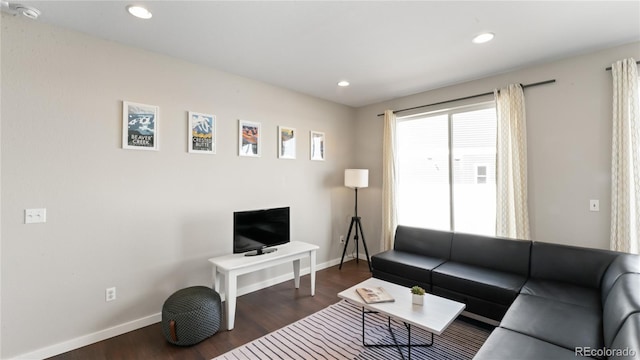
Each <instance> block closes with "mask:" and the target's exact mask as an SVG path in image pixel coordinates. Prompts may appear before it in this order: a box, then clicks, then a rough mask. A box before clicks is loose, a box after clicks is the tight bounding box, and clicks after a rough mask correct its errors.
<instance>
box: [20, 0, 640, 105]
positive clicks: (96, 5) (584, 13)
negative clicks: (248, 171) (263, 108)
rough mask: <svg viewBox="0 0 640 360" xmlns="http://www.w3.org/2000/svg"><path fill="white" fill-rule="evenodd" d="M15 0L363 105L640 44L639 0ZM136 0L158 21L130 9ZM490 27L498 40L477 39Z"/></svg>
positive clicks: (75, 24) (76, 25)
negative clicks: (340, 84) (475, 39)
mask: <svg viewBox="0 0 640 360" xmlns="http://www.w3.org/2000/svg"><path fill="white" fill-rule="evenodd" d="M15 2H19V3H22V4H25V5H30V6H34V7H36V8H38V9H39V10H40V11H41V12H42V15H41V16H40V18H39V19H38V20H37V21H41V22H45V23H51V24H55V25H57V26H61V27H65V28H70V29H74V30H77V31H80V32H83V33H87V34H91V35H94V36H97V37H100V38H105V39H110V40H113V41H116V42H120V43H123V44H127V45H131V46H135V47H139V48H143V49H147V50H150V51H154V52H157V53H162V54H166V55H170V56H173V57H176V58H182V59H185V60H187V61H190V62H193V63H197V64H202V65H206V66H210V67H213V68H216V69H219V70H223V71H226V72H229V73H234V74H238V75H241V76H245V77H248V78H252V79H257V80H261V81H263V82H266V83H269V84H273V85H277V86H281V87H284V88H288V89H291V90H294V91H299V92H302V93H306V94H309V95H313V96H316V97H319V98H323V99H327V100H330V101H334V102H337V103H342V104H346V105H349V106H353V107H359V106H363V105H367V104H371V103H376V102H379V101H383V100H387V99H392V98H396V97H400V96H404V95H409V94H414V93H418V92H421V91H426V90H429V89H434V88H438V87H442V86H446V85H451V84H455V83H460V82H464V81H468V80H472V79H477V78H482V77H485V76H489V75H493V74H497V73H501V72H505V71H509V70H513V69H518V68H522V67H526V66H531V65H534V64H539V63H544V62H548V61H552V60H555V59H559V58H563V57H567V56H571V55H576V54H580V53H586V52H590V51H595V50H598V49H602V48H607V47H611V46H616V45H620V44H625V43H629V42H633V41H640V1H637V0H636V1H619V2H618V1H554V2H551V1H544V2H542V1H510V2H508V1H449V2H447V1H411V2H405V1H376V2H369V1H331V2H328V1H282V2H274V1H260V2H237V1H236V2H219V1H135V0H131V1H15ZM11 3H14V1H11ZM133 3H135V4H143V5H145V6H146V7H147V8H148V9H149V10H151V11H152V13H153V18H152V19H150V20H139V19H136V18H134V17H132V16H131V15H129V14H128V13H127V11H126V9H125V8H126V6H127V5H129V4H133ZM485 31H491V32H494V33H495V34H496V37H495V39H494V41H492V42H490V43H488V44H484V45H476V44H472V43H471V38H472V37H473V36H474V35H477V34H479V33H481V32H485ZM603 65H606V64H603ZM343 79H345V80H348V81H350V82H351V84H352V85H351V86H350V87H348V88H339V87H337V86H336V83H337V82H338V81H339V80H343Z"/></svg>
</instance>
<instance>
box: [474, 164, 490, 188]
mask: <svg viewBox="0 0 640 360" xmlns="http://www.w3.org/2000/svg"><path fill="white" fill-rule="evenodd" d="M486 183H487V165H476V184H486Z"/></svg>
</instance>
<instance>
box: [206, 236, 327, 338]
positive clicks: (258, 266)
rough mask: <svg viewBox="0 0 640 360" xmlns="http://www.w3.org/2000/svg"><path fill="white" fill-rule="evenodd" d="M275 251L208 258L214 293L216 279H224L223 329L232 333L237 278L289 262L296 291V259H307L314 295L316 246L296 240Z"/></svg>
mask: <svg viewBox="0 0 640 360" xmlns="http://www.w3.org/2000/svg"><path fill="white" fill-rule="evenodd" d="M277 249H278V251H275V252H271V253H267V254H263V255H258V256H244V254H230V255H224V256H219V257H215V258H211V259H209V262H211V264H212V265H213V283H214V288H215V290H216V291H218V292H220V276H218V274H220V275H223V276H224V289H225V291H226V298H225V316H226V317H227V329H229V330H233V326H234V322H235V317H236V296H237V293H238V275H243V274H247V273H250V272H254V271H258V270H262V269H265V268H269V267H272V266H276V265H280V264H284V263H287V262H290V261H293V275H294V277H295V287H296V289H298V288H300V259H303V258H305V257H307V256H308V257H309V275H310V277H311V296H314V295H315V293H316V251H317V250H318V249H319V247H318V246H317V245H313V244H307V243H304V242H300V241H292V242H290V243H287V244H284V245H280V246H277Z"/></svg>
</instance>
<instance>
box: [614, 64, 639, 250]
mask: <svg viewBox="0 0 640 360" xmlns="http://www.w3.org/2000/svg"><path fill="white" fill-rule="evenodd" d="M611 74H612V75H613V137H612V147H611V249H612V250H616V251H624V252H630V253H635V254H637V253H638V250H639V249H640V219H638V218H639V217H640V159H639V158H640V109H638V106H639V103H640V100H638V69H637V65H636V61H635V60H634V59H632V58H631V59H625V60H620V61H617V62H615V63H614V64H612V65H611Z"/></svg>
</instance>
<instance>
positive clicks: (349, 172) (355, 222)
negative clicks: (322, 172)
mask: <svg viewBox="0 0 640 360" xmlns="http://www.w3.org/2000/svg"><path fill="white" fill-rule="evenodd" d="M344 186H346V187H348V188H352V189H354V190H355V192H356V206H355V214H354V216H352V217H351V224H350V225H349V232H348V233H347V241H346V242H345V243H344V249H343V250H342V258H341V259H340V267H339V268H338V269H340V270H342V262H343V261H344V255H345V254H346V253H347V245H349V238H351V230H355V233H354V236H353V241H355V243H356V262H358V258H359V255H360V254H359V252H358V232H359V233H360V236H361V237H362V245H363V246H364V252H365V254H366V255H367V263H368V264H369V271H371V259H370V258H369V250H368V249H367V242H366V241H365V239H364V232H362V222H361V221H360V217H359V216H358V189H360V188H366V187H368V186H369V170H367V169H346V170H345V171H344Z"/></svg>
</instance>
